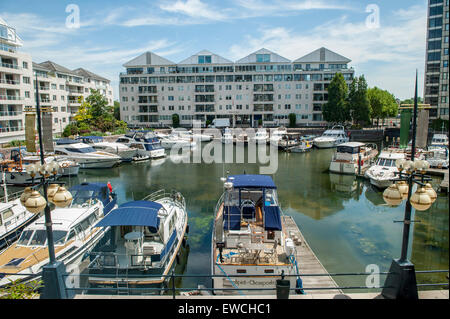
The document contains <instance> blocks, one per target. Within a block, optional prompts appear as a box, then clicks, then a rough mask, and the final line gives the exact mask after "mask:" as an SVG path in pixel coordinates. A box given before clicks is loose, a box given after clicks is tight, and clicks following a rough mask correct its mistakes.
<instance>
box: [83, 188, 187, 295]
mask: <svg viewBox="0 0 450 319" xmlns="http://www.w3.org/2000/svg"><path fill="white" fill-rule="evenodd" d="M187 221H188V215H187V211H186V203H185V200H184V197H183V196H182V195H181V194H180V193H179V192H176V191H172V192H169V193H166V192H165V191H164V190H160V191H158V192H155V193H153V194H150V195H149V196H147V197H146V198H144V199H143V200H138V201H131V202H127V203H124V204H122V205H120V206H119V207H118V208H116V209H114V210H113V211H111V213H110V214H109V215H108V216H106V217H105V218H104V219H102V220H101V221H100V222H99V223H98V224H97V225H96V227H103V228H110V230H109V234H108V235H107V236H105V240H104V241H102V242H101V243H99V245H97V247H95V248H94V250H93V251H92V253H91V255H90V260H91V262H90V264H89V265H88V273H89V276H88V277H89V285H90V287H91V288H92V287H100V288H112V289H114V290H111V291H115V292H116V293H118V292H120V291H123V290H125V291H126V293H132V291H133V290H131V292H130V291H129V290H128V288H134V287H138V288H141V289H144V288H150V290H149V291H147V290H145V293H150V294H151V293H159V291H158V290H152V289H155V288H157V287H161V285H163V284H167V279H170V277H166V276H167V275H168V274H169V271H170V270H171V269H172V267H174V266H175V265H176V264H177V262H178V261H179V256H180V254H181V250H182V248H184V247H185V246H186V238H185V236H186V234H187V232H188V226H187ZM177 256H178V257H177ZM140 293H142V291H140Z"/></svg>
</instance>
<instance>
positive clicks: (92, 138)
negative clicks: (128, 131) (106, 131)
mask: <svg viewBox="0 0 450 319" xmlns="http://www.w3.org/2000/svg"><path fill="white" fill-rule="evenodd" d="M84 139H91V140H94V141H103V136H81V137H78V138H77V140H84Z"/></svg>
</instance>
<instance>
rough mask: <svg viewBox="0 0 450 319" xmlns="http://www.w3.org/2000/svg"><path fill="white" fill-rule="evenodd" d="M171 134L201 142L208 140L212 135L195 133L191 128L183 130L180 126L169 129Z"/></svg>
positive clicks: (210, 139)
mask: <svg viewBox="0 0 450 319" xmlns="http://www.w3.org/2000/svg"><path fill="white" fill-rule="evenodd" d="M171 134H174V135H177V136H178V137H180V138H183V139H187V140H189V141H201V142H210V141H212V139H213V136H212V135H208V134H202V133H196V134H194V133H193V132H192V130H189V131H188V130H185V129H180V128H174V129H172V131H171Z"/></svg>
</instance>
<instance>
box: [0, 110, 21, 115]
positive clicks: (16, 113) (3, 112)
mask: <svg viewBox="0 0 450 319" xmlns="http://www.w3.org/2000/svg"><path fill="white" fill-rule="evenodd" d="M22 113H23V112H22V111H0V116H17V115H21V114H22Z"/></svg>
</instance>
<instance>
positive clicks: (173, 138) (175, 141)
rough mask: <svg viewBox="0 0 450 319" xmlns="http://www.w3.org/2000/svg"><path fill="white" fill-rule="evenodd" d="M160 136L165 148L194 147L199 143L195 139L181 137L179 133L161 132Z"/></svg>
mask: <svg viewBox="0 0 450 319" xmlns="http://www.w3.org/2000/svg"><path fill="white" fill-rule="evenodd" d="M158 138H159V140H160V141H161V146H162V147H164V148H165V149H171V148H172V147H182V148H185V147H186V148H187V147H190V148H194V147H195V146H196V144H197V143H196V142H195V141H194V140H191V139H187V138H182V137H179V136H178V135H177V134H161V133H160V134H159V135H158Z"/></svg>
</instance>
